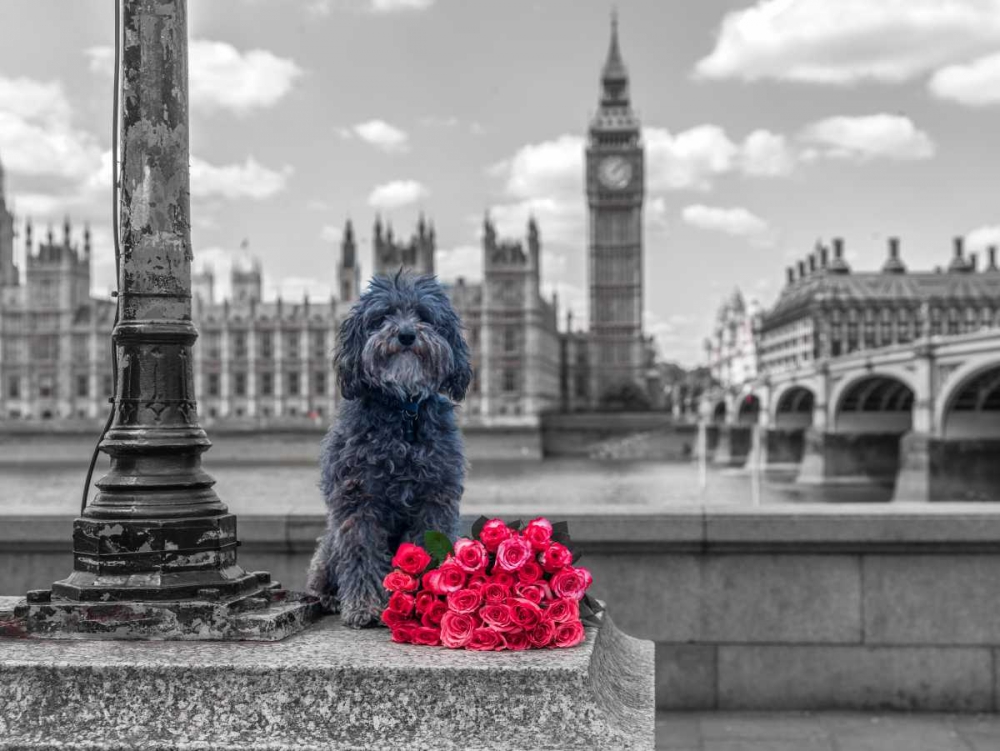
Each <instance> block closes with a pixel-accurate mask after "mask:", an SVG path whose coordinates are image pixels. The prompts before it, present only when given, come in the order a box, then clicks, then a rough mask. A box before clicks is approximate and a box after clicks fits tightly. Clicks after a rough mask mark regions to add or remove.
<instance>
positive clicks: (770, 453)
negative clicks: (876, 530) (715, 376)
mask: <svg viewBox="0 0 1000 751" xmlns="http://www.w3.org/2000/svg"><path fill="white" fill-rule="evenodd" d="M701 424H702V428H703V429H702V435H703V438H702V441H701V445H702V446H704V451H705V455H706V457H707V458H708V459H710V460H711V461H713V462H714V463H716V464H718V465H723V466H745V467H755V468H760V467H768V466H772V467H773V466H776V465H786V466H788V465H797V467H798V481H799V482H802V483H831V484H835V483H851V482H876V483H881V484H894V486H895V490H894V496H893V497H894V499H895V500H1000V461H997V458H998V456H1000V329H986V330H981V331H978V332H975V333H968V334H960V335H954V336H934V337H928V338H924V339H922V340H920V341H917V342H915V343H912V344H909V345H899V346H893V347H886V348H881V349H877V350H866V351H861V352H855V353H852V354H849V355H845V356H841V357H837V358H831V359H828V360H820V361H817V362H816V363H815V365H811V366H809V367H803V368H799V369H795V370H788V371H785V372H777V373H771V374H767V375H765V376H762V377H760V378H758V379H756V380H753V381H750V382H748V383H745V384H743V385H742V386H738V387H734V388H731V389H727V390H716V391H715V392H714V393H711V394H709V395H707V396H706V398H705V399H704V400H703V402H702V405H701Z"/></svg>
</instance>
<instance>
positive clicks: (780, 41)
mask: <svg viewBox="0 0 1000 751" xmlns="http://www.w3.org/2000/svg"><path fill="white" fill-rule="evenodd" d="M998 43H1000V2H998V1H997V0H878V1H877V2H873V1H872V0H835V1H831V0H759V2H757V3H756V4H755V5H753V6H752V7H749V8H745V9H743V10H738V11H732V12H730V13H727V14H726V16H725V18H724V19H723V21H722V25H721V28H720V30H719V33H718V37H717V39H716V44H715V47H714V49H713V50H712V52H711V53H710V54H709V55H708V56H707V57H705V58H704V59H702V60H701V61H699V62H698V64H697V66H696V68H695V72H696V74H697V75H699V76H701V77H705V78H739V79H743V80H748V81H753V80H759V79H768V78H770V79H778V80H787V81H804V82H811V83H823V84H850V83H854V82H858V81H864V80H872V81H883V82H899V81H905V80H909V79H911V78H913V77H915V76H918V75H920V74H923V73H926V72H928V71H931V70H934V69H935V68H938V67H940V66H942V65H947V64H949V63H954V62H960V61H964V60H968V59H969V58H970V57H973V56H975V55H979V54H983V53H984V52H987V51H991V50H995V49H996V46H997V44H998Z"/></svg>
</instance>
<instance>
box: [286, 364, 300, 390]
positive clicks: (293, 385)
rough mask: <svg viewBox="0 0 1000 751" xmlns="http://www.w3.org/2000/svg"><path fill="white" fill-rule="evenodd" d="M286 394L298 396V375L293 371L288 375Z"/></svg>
mask: <svg viewBox="0 0 1000 751" xmlns="http://www.w3.org/2000/svg"><path fill="white" fill-rule="evenodd" d="M288 394H289V396H298V395H299V374H298V372H297V371H294V370H293V371H291V372H290V373H289V374H288Z"/></svg>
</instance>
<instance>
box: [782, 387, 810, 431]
mask: <svg viewBox="0 0 1000 751" xmlns="http://www.w3.org/2000/svg"><path fill="white" fill-rule="evenodd" d="M815 406H816V394H815V393H814V392H813V390H812V389H810V388H808V387H806V386H802V385H799V384H795V385H793V386H789V387H788V388H786V389H785V390H784V391H782V392H781V393H780V394H779V395H778V398H777V400H776V401H775V406H774V420H773V425H774V427H775V428H808V427H809V426H811V425H812V421H813V408H814V407H815Z"/></svg>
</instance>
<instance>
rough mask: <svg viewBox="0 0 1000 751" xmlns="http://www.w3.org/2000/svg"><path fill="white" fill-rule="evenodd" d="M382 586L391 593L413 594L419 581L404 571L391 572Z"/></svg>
mask: <svg viewBox="0 0 1000 751" xmlns="http://www.w3.org/2000/svg"><path fill="white" fill-rule="evenodd" d="M382 586H383V587H385V588H386V589H388V590H389V591H390V592H412V591H413V590H415V589H416V588H417V580H416V579H414V578H413V577H412V576H410V575H409V574H404V573H403V572H402V571H390V572H389V573H388V574H386V575H385V578H384V579H383V580H382Z"/></svg>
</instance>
